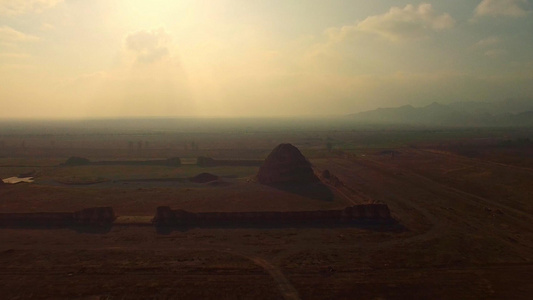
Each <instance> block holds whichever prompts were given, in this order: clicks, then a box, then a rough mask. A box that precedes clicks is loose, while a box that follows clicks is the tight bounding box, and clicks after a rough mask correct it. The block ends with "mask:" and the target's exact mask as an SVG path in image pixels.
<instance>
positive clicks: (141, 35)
mask: <svg viewBox="0 0 533 300" xmlns="http://www.w3.org/2000/svg"><path fill="white" fill-rule="evenodd" d="M170 42H171V38H170V35H169V34H168V33H167V32H166V31H165V29H163V28H159V29H154V30H149V31H147V30H141V31H137V32H134V33H131V34H129V35H128V36H126V39H125V44H126V49H127V50H129V51H130V52H132V53H134V55H135V57H136V61H137V62H139V63H153V62H156V61H159V60H161V59H163V58H165V57H168V56H170V50H169V47H170Z"/></svg>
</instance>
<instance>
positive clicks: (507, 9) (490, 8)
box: [475, 0, 530, 17]
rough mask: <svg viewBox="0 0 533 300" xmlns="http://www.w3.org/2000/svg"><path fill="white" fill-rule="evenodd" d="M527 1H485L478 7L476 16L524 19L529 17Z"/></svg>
mask: <svg viewBox="0 0 533 300" xmlns="http://www.w3.org/2000/svg"><path fill="white" fill-rule="evenodd" d="M528 6H529V5H528V2H527V0H483V1H481V3H480V4H479V5H478V6H477V7H476V10H475V16H476V17H479V16H508V17H523V16H525V15H527V14H528V13H529V12H530V10H529V9H528V8H529V7H528Z"/></svg>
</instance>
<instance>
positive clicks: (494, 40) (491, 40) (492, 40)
mask: <svg viewBox="0 0 533 300" xmlns="http://www.w3.org/2000/svg"><path fill="white" fill-rule="evenodd" d="M499 43H501V40H500V39H499V38H498V37H495V36H491V37H488V38H486V39H482V40H480V41H479V42H477V43H476V44H475V45H474V46H475V47H478V48H485V47H489V46H494V45H497V44H499Z"/></svg>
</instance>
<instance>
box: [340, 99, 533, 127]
mask: <svg viewBox="0 0 533 300" xmlns="http://www.w3.org/2000/svg"><path fill="white" fill-rule="evenodd" d="M348 116H349V117H350V118H353V119H354V120H356V121H358V122H362V123H363V122H364V123H376V124H412V125H441V126H533V99H520V100H519V99H508V100H505V101H498V102H474V101H465V102H454V103H450V104H440V103H437V102H433V103H431V104H429V105H427V106H423V107H413V106H411V105H404V106H400V107H392V108H378V109H375V110H370V111H365V112H360V113H356V114H350V115H348Z"/></svg>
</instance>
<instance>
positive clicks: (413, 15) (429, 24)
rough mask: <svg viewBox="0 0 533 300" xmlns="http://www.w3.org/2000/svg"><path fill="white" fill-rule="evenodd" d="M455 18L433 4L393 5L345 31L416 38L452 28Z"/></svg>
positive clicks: (388, 36) (393, 37)
mask: <svg viewBox="0 0 533 300" xmlns="http://www.w3.org/2000/svg"><path fill="white" fill-rule="evenodd" d="M454 24H455V20H454V19H453V18H452V17H451V16H450V15H449V14H446V13H443V14H438V13H437V12H435V10H434V9H433V7H432V5H431V4H420V5H419V6H418V7H415V6H413V5H411V4H409V5H407V6H405V7H404V8H399V7H392V8H391V9H390V10H389V11H388V12H387V13H385V14H382V15H376V16H370V17H368V18H366V19H365V20H363V21H361V22H359V23H357V24H356V25H354V26H345V27H343V28H342V29H341V31H344V32H350V31H356V32H367V33H372V34H377V35H380V36H382V37H384V38H387V39H389V40H392V41H396V40H404V39H416V38H422V37H425V36H427V35H428V34H429V33H430V32H433V31H440V30H444V29H448V28H452V27H453V26H454Z"/></svg>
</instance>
